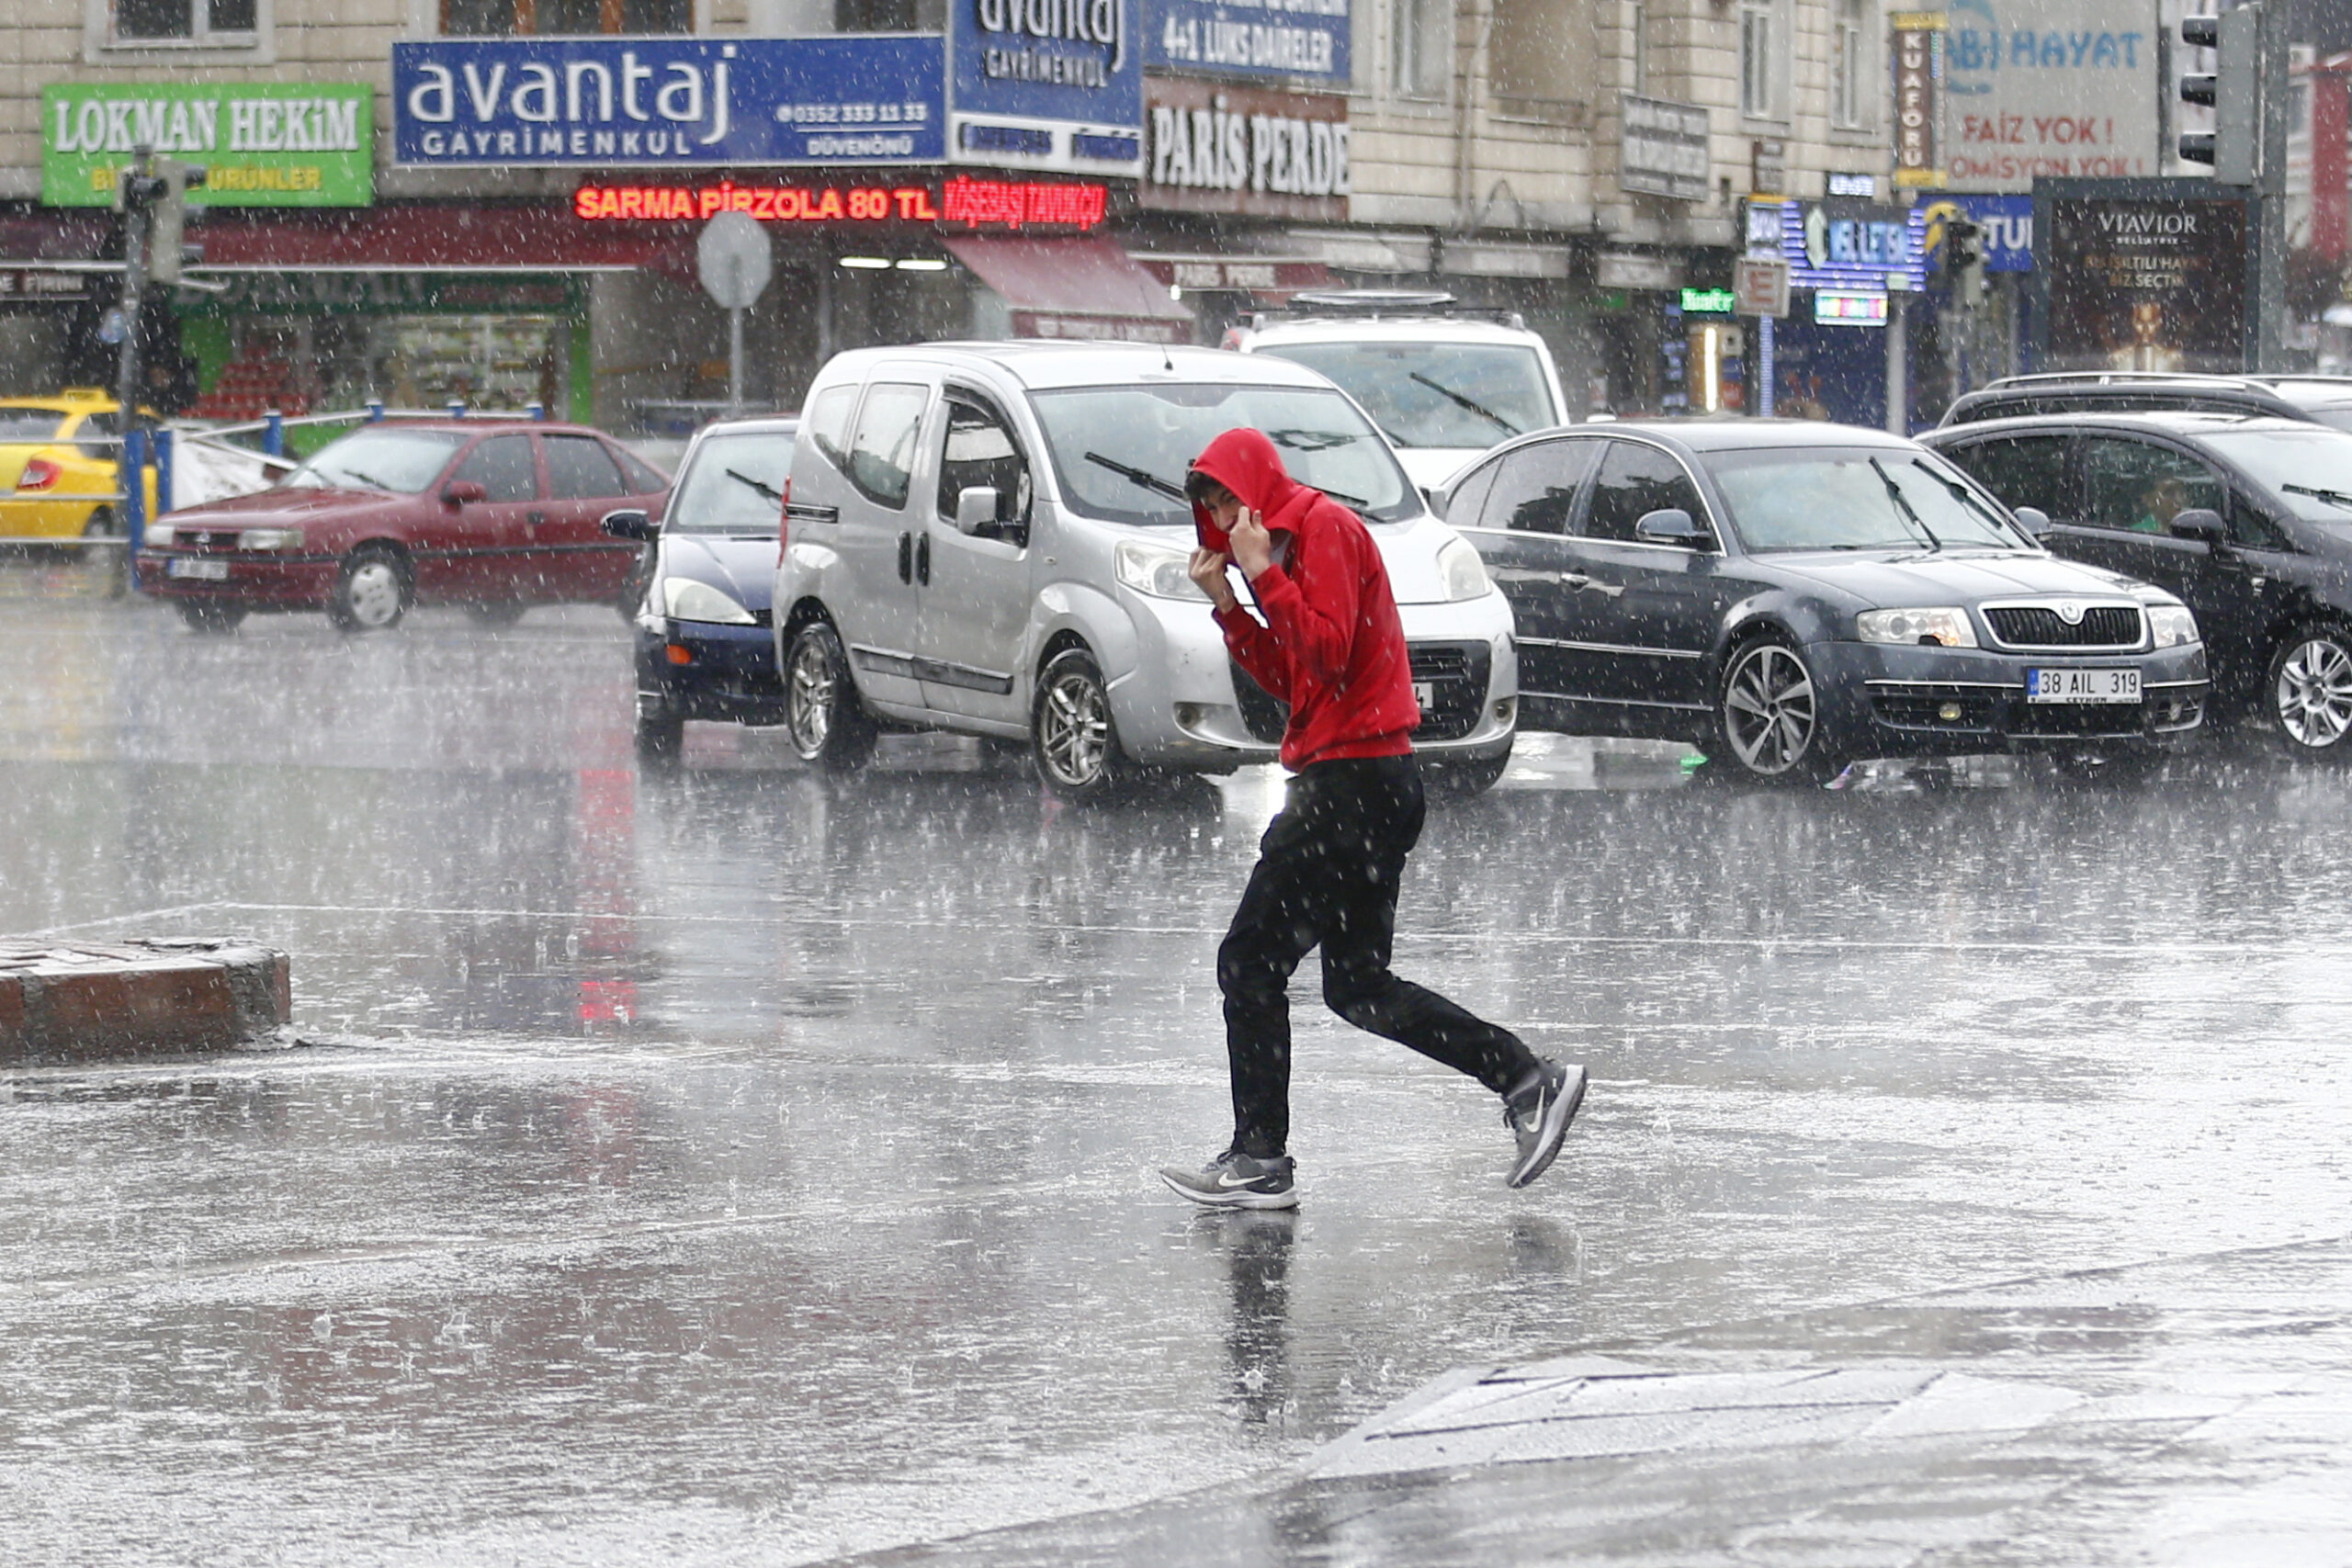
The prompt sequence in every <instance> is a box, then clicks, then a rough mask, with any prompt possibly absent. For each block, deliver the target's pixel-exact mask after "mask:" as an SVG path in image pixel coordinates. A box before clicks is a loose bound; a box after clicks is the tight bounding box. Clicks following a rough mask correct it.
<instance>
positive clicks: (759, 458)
mask: <svg viewBox="0 0 2352 1568" xmlns="http://www.w3.org/2000/svg"><path fill="white" fill-rule="evenodd" d="M792 446H793V440H792V433H791V432H790V431H788V430H762V431H745V432H743V433H742V434H738V435H710V436H706V437H704V439H703V443H702V445H701V446H697V447H695V455H694V462H693V464H692V466H691V467H689V468H687V469H686V471H685V474H684V477H683V478H681V479H679V480H678V489H677V493H676V494H674V495H673V496H672V497H671V498H670V504H669V506H668V507H667V508H665V509H664V510H663V512H662V528H663V529H664V530H665V531H666V532H669V533H673V534H761V535H765V536H767V537H769V538H774V537H775V531H776V526H777V525H778V524H779V523H780V522H782V520H783V517H784V486H785V481H786V479H789V478H790V477H791V474H792Z"/></svg>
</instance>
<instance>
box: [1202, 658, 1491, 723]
mask: <svg viewBox="0 0 2352 1568" xmlns="http://www.w3.org/2000/svg"><path fill="white" fill-rule="evenodd" d="M1409 652H1410V654H1411V658H1412V661H1413V679H1414V680H1415V681H1426V682H1429V683H1430V687H1431V688H1432V690H1431V691H1430V697H1431V699H1432V700H1431V701H1430V705H1429V706H1428V707H1427V708H1425V709H1423V710H1422V713H1421V723H1420V728H1418V729H1416V730H1414V731H1413V739H1416V740H1459V739H1461V738H1462V737H1464V736H1465V735H1467V734H1469V733H1470V732H1471V731H1472V730H1474V729H1476V728H1478V716H1479V714H1480V713H1481V712H1482V711H1483V710H1484V709H1485V707H1486V705H1487V671H1488V670H1489V668H1490V666H1491V663H1492V660H1493V657H1494V656H1493V654H1492V652H1491V651H1490V650H1489V649H1487V645H1486V644H1485V643H1482V642H1471V643H1415V644H1413V645H1412V647H1411V649H1409ZM1233 694H1234V697H1235V699H1236V700H1237V701H1238V702H1239V703H1240V705H1241V722H1242V724H1243V725H1244V726H1245V727H1246V728H1248V729H1249V731H1250V735H1251V737H1252V738H1253V739H1258V740H1261V741H1264V742H1265V743H1266V744H1268V745H1272V744H1274V743H1276V742H1278V741H1280V740H1281V739H1282V738H1283V729H1284V728H1287V727H1288V725H1289V723H1290V705H1289V704H1287V703H1283V702H1281V701H1278V700H1276V699H1275V698H1274V697H1273V696H1272V695H1271V694H1269V693H1268V692H1267V691H1266V689H1265V688H1264V687H1263V686H1261V685H1260V684H1258V682H1256V681H1253V680H1251V679H1250V672H1249V671H1246V670H1244V669H1242V668H1241V666H1240V665H1238V664H1236V665H1234V666H1233Z"/></svg>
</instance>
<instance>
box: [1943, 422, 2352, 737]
mask: <svg viewBox="0 0 2352 1568" xmlns="http://www.w3.org/2000/svg"><path fill="white" fill-rule="evenodd" d="M1923 439H1924V441H1925V443H1926V445H1928V446H1931V447H1933V448H1934V449H1935V450H1937V451H1939V452H1940V453H1942V454H1943V455H1944V456H1945V457H1950V458H1951V460H1952V461H1953V462H1955V463H1957V464H1959V465H1960V466H1961V467H1962V468H1965V469H1967V470H1968V472H1969V473H1970V474H1971V475H1973V476H1974V477H1975V479H1977V480H1978V481H1979V482H1981V483H1982V484H1984V485H1985V488H1986V489H1988V490H1990V491H1992V492H1993V493H1994V494H1995V495H1997V496H1999V497H2000V498H2001V500H2002V501H2004V502H2007V504H2008V505H2009V506H2010V507H2012V508H2027V507H2030V508H2033V509H2035V510H2037V511H2039V512H2041V513H2046V514H2047V516H2048V518H2049V520H2050V525H2049V532H2048V535H2047V536H2046V537H2045V538H2044V541H2043V542H2044V543H2045V544H2047V545H2048V546H2049V547H2050V548H2051V549H2052V550H2053V551H2055V552H2057V553H2058V554H2060V555H2064V556H2068V557H2071V558H2074V559H2075V560H2079V561H2084V562H2086V563H2088V564H2090V565H2093V566H2103V567H2106V568H2108V569H2109V570H2114V571H2119V572H2122V573H2124V574H2125V575H2127V576H2130V577H2135V578H2138V579H2140V580H2142V581H2146V582H2153V583H2155V584H2157V585H2158V586H2159V587H2163V588H2167V589H2170V590H2171V591H2172V592H2175V593H2177V594H2178V595H2179V596H2180V597H2181V598H2182V599H2183V600H2185V601H2186V602H2187V603H2188V606H2189V607H2190V608H2191V609H2192V610H2194V611H2196V613H2197V624H2198V626H2199V627H2201V628H2202V629H2203V631H2204V634H2205V646H2206V654H2207V657H2208V659H2209V660H2211V669H2212V679H2213V691H2212V695H2213V706H2214V709H2215V714H2216V716H2235V717H2242V718H2248V719H2251V720H2253V721H2255V722H2256V723H2259V724H2262V725H2265V726H2267V727H2268V728H2272V729H2275V730H2276V731H2277V732H2278V736H2279V737H2280V739H2283V740H2284V741H2285V742H2286V744H2287V746H2288V748H2289V750H2291V751H2294V752H2297V753H2299V754H2302V755H2308V756H2319V755H2333V754H2336V753H2343V752H2352V744H2346V739H2345V738H2346V734H2347V733H2352V433H2346V432H2345V431H2342V430H2338V429H2335V428H2334V427H2333V426H2331V425H2326V424H2320V423H2311V422H2308V421H2297V420H2288V419H2278V418H2271V417H2264V416H2249V415H2243V414H2224V413H2191V412H2163V413H2098V414H2079V413H2078V414H2067V415H2063V416H2061V415H2047V416H2041V417H2036V418H2025V419H2002V420H1989V421H1985V422H1982V423H1967V424H1960V425H1953V426H1948V427H1946V428H1944V429H1940V430H1935V431H1930V432H1929V433H1928V434H1927V435H1926V436H1925V437H1924V438H1923Z"/></svg>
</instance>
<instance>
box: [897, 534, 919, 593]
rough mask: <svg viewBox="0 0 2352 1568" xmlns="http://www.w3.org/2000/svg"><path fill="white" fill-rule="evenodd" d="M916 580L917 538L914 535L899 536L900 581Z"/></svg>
mask: <svg viewBox="0 0 2352 1568" xmlns="http://www.w3.org/2000/svg"><path fill="white" fill-rule="evenodd" d="M914 580H915V536H913V535H912V534H901V535H899V581H901V582H912V581H914Z"/></svg>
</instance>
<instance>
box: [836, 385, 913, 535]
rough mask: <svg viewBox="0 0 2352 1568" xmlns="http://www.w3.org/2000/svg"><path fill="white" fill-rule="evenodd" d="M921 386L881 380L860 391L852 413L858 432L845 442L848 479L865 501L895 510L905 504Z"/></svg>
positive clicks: (910, 472) (909, 480) (911, 466)
mask: <svg viewBox="0 0 2352 1568" xmlns="http://www.w3.org/2000/svg"><path fill="white" fill-rule="evenodd" d="M930 401H931V393H930V391H929V390H928V389H925V388H922V387H912V386H905V385H901V384H899V383H897V382H891V381H884V382H879V383H877V384H876V385H875V386H874V387H873V388H872V389H869V390H868V391H867V392H866V394H865V407H864V408H861V409H860V410H858V411H857V433H856V434H854V435H852V436H851V437H850V442H849V482H850V483H852V484H854V485H855V486H856V487H857V488H858V490H859V491H860V492H861V493H863V494H864V495H865V497H866V499H867V500H869V501H875V502H880V503H881V504H882V505H884V506H888V507H891V508H893V509H896V508H898V507H902V506H904V505H906V503H907V490H908V488H909V486H910V483H911V482H912V479H913V476H914V468H915V440H916V437H917V436H918V434H920V433H921V431H922V411H923V405H925V404H926V403H928V402H930Z"/></svg>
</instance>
